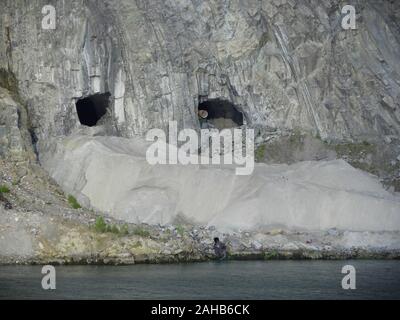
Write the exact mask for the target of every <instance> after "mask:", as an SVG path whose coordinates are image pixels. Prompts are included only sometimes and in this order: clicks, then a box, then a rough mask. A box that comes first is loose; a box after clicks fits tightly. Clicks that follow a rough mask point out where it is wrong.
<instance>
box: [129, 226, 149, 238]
mask: <svg viewBox="0 0 400 320" xmlns="http://www.w3.org/2000/svg"><path fill="white" fill-rule="evenodd" d="M133 234H134V235H136V236H140V237H144V238H147V237H150V232H149V231H148V230H146V229H144V228H142V227H136V228H135V229H134V230H133Z"/></svg>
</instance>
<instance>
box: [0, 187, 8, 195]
mask: <svg viewBox="0 0 400 320" xmlns="http://www.w3.org/2000/svg"><path fill="white" fill-rule="evenodd" d="M0 193H10V189H9V188H8V187H7V186H5V185H1V186H0Z"/></svg>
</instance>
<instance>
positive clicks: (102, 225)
mask: <svg viewBox="0 0 400 320" xmlns="http://www.w3.org/2000/svg"><path fill="white" fill-rule="evenodd" d="M94 230H95V231H96V232H100V233H103V232H106V231H107V223H106V222H105V221H104V218H103V217H97V218H96V222H95V224H94Z"/></svg>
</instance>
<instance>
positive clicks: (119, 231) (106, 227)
mask: <svg viewBox="0 0 400 320" xmlns="http://www.w3.org/2000/svg"><path fill="white" fill-rule="evenodd" d="M94 230H95V231H96V232H98V233H105V232H109V233H114V234H116V235H120V236H126V235H128V234H129V228H128V225H127V224H124V225H122V226H121V227H118V226H117V225H116V224H108V223H106V222H105V221H104V218H103V217H97V218H96V222H95V224H94Z"/></svg>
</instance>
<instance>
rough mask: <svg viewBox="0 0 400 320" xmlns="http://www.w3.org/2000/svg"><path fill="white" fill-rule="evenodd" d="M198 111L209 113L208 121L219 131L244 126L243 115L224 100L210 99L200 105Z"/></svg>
mask: <svg viewBox="0 0 400 320" xmlns="http://www.w3.org/2000/svg"><path fill="white" fill-rule="evenodd" d="M198 110H206V111H207V112H208V117H207V121H208V122H210V123H211V124H212V125H213V126H214V127H215V128H217V129H227V128H234V127H239V126H241V125H243V113H242V112H240V111H239V110H238V109H237V108H236V106H235V105H234V104H233V103H232V102H230V101H228V100H224V99H218V98H217V99H210V100H206V101H203V102H201V103H199V106H198Z"/></svg>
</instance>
